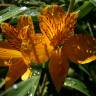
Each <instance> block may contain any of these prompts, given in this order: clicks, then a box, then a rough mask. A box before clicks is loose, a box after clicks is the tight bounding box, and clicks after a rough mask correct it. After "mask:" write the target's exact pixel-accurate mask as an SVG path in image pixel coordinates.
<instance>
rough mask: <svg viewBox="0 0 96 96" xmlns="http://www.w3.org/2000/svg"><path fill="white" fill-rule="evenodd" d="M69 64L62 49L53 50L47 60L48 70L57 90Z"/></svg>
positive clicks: (61, 83) (61, 85) (61, 84)
mask: <svg viewBox="0 0 96 96" xmlns="http://www.w3.org/2000/svg"><path fill="white" fill-rule="evenodd" d="M68 69H69V64H68V61H67V59H66V56H65V55H64V54H62V49H57V50H55V51H53V54H52V55H51V58H50V61H49V72H50V75H51V78H52V81H53V83H54V85H55V87H56V90H57V91H60V89H61V88H62V87H63V83H64V79H65V77H66V76H67V72H68Z"/></svg>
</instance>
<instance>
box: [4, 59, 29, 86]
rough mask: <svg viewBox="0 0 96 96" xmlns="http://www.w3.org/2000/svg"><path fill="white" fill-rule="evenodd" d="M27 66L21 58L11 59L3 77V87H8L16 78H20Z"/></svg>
mask: <svg viewBox="0 0 96 96" xmlns="http://www.w3.org/2000/svg"><path fill="white" fill-rule="evenodd" d="M27 68H28V66H27V65H26V64H25V63H24V61H23V60H22V59H13V60H12V61H11V64H10V66H9V70H8V73H7V76H6V78H5V87H6V88H8V87H10V86H11V85H12V84H13V83H14V82H15V81H16V80H17V79H18V78H20V77H21V76H22V75H23V74H24V73H25V72H26V71H27Z"/></svg>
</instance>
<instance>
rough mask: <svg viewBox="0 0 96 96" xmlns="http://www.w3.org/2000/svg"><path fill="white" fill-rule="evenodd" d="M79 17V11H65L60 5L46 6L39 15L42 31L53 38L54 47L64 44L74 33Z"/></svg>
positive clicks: (50, 38)
mask: <svg viewBox="0 0 96 96" xmlns="http://www.w3.org/2000/svg"><path fill="white" fill-rule="evenodd" d="M77 17H78V12H73V13H65V12H64V11H63V8H61V7H60V6H58V5H52V6H49V7H45V9H43V11H42V12H41V15H39V25H40V29H41V32H42V33H43V34H45V35H46V36H47V37H48V38H49V40H51V44H52V45H53V46H54V47H56V46H59V45H62V44H64V41H65V40H66V39H68V38H69V37H70V36H73V35H74V28H75V24H76V21H77Z"/></svg>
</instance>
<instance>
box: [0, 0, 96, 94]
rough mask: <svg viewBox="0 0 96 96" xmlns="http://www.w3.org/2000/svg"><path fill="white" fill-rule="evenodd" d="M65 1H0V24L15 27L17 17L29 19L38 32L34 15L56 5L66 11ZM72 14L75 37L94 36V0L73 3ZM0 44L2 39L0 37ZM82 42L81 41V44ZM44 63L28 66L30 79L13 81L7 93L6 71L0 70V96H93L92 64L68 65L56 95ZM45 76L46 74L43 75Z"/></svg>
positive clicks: (95, 80) (94, 64) (95, 74)
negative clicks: (29, 16)
mask: <svg viewBox="0 0 96 96" xmlns="http://www.w3.org/2000/svg"><path fill="white" fill-rule="evenodd" d="M69 2H70V1H69V0H0V23H2V22H8V23H11V24H13V25H14V26H15V24H16V23H17V19H18V17H19V16H20V15H31V16H32V18H33V22H34V26H35V31H36V32H39V31H40V30H39V26H38V19H37V15H38V14H39V12H40V10H41V9H42V8H43V7H44V6H46V5H50V4H59V5H60V6H63V8H64V10H65V11H67V9H68V8H69ZM73 11H80V15H79V18H78V21H77V25H76V29H75V33H77V34H79V33H82V34H88V35H91V36H93V37H95V36H96V20H95V18H96V0H75V3H74V6H73ZM0 40H1V41H2V40H4V36H3V34H2V33H0ZM84 42H85V41H84ZM47 71H48V70H47V63H46V64H42V65H37V64H32V72H33V75H32V77H31V78H30V79H28V80H26V81H20V80H19V81H17V83H16V84H15V85H13V86H12V87H11V88H9V89H6V90H5V89H4V87H3V85H4V77H5V75H6V73H7V68H3V67H0V96H96V91H95V90H96V61H94V62H91V63H90V64H86V65H76V64H73V63H72V62H70V68H69V71H68V76H67V78H66V80H65V82H64V87H63V88H62V90H61V91H60V92H59V93H57V92H56V91H55V90H52V88H53V87H52V83H51V82H49V81H50V76H49V75H48V76H49V77H48V78H47V80H46V79H44V78H45V75H44V72H47ZM47 73H48V72H47Z"/></svg>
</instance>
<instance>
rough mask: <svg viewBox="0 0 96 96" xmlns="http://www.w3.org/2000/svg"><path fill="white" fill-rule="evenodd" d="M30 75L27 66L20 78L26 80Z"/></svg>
mask: <svg viewBox="0 0 96 96" xmlns="http://www.w3.org/2000/svg"><path fill="white" fill-rule="evenodd" d="M31 75H32V71H31V70H30V69H29V68H27V71H26V72H25V73H24V74H23V75H22V77H21V79H22V80H27V79H28V78H29V77H31Z"/></svg>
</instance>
